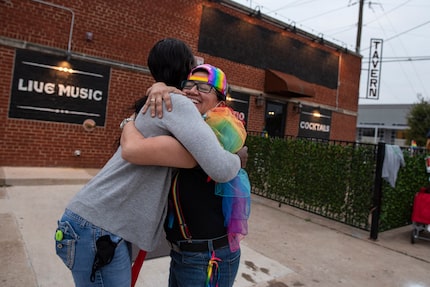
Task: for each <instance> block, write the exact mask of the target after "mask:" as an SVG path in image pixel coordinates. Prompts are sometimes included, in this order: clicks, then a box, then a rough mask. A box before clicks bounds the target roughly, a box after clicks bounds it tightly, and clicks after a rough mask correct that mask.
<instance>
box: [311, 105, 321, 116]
mask: <svg viewBox="0 0 430 287" xmlns="http://www.w3.org/2000/svg"><path fill="white" fill-rule="evenodd" d="M312 116H314V117H316V118H320V117H321V111H320V107H317V108H316V109H315V110H314V111H313V112H312Z"/></svg>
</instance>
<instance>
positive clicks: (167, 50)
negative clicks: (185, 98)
mask: <svg viewBox="0 0 430 287" xmlns="http://www.w3.org/2000/svg"><path fill="white" fill-rule="evenodd" d="M194 65H195V60H194V55H193V52H192V51H191V49H190V47H188V46H187V44H185V43H184V42H183V41H181V40H178V39H174V38H166V39H163V40H160V41H158V42H157V43H156V44H155V45H154V47H152V49H151V51H150V52H149V55H148V68H149V70H150V71H151V74H152V76H153V77H154V79H155V81H157V82H164V83H165V84H166V85H168V86H174V87H176V88H178V89H180V88H181V82H182V81H183V80H185V79H187V76H188V74H189V73H190V71H191V68H192V67H194Z"/></svg>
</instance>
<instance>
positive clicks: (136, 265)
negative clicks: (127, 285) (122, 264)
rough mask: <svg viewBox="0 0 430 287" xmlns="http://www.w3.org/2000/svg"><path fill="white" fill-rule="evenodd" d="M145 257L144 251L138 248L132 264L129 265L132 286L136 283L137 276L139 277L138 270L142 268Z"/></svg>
mask: <svg viewBox="0 0 430 287" xmlns="http://www.w3.org/2000/svg"><path fill="white" fill-rule="evenodd" d="M145 257H146V251H145V250H139V253H138V254H137V257H136V260H134V264H133V266H132V267H131V287H134V285H136V281H137V277H139V272H140V269H141V268H142V264H143V261H145Z"/></svg>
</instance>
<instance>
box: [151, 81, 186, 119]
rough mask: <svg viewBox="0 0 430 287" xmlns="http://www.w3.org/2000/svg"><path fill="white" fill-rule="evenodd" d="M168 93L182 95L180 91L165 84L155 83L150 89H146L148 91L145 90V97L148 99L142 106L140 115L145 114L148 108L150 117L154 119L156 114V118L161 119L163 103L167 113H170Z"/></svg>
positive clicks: (170, 105)
mask: <svg viewBox="0 0 430 287" xmlns="http://www.w3.org/2000/svg"><path fill="white" fill-rule="evenodd" d="M170 93H175V94H182V95H184V93H183V92H182V91H181V90H178V89H176V88H175V87H170V86H166V84H165V83H162V82H157V83H155V84H153V85H152V86H151V87H150V88H148V90H146V95H147V96H148V99H147V100H146V103H145V105H144V106H143V109H142V113H146V111H147V110H148V108H149V110H150V112H151V117H155V114H156V113H157V115H158V117H159V118H162V117H163V102H164V104H165V105H166V109H167V111H168V112H170V111H172V101H171V100H170Z"/></svg>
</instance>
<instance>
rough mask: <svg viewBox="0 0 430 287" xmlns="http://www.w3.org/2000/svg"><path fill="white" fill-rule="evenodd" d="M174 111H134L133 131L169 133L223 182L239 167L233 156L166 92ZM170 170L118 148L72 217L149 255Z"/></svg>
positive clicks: (73, 205)
mask: <svg viewBox="0 0 430 287" xmlns="http://www.w3.org/2000/svg"><path fill="white" fill-rule="evenodd" d="M171 100H172V105H173V110H172V111H171V112H167V111H166V110H164V112H163V118H162V119H159V118H151V116H150V114H149V112H148V113H146V114H144V115H143V114H142V113H139V115H138V116H137V117H136V121H135V125H136V128H137V129H138V130H139V131H140V132H141V133H142V134H143V135H144V136H145V137H153V136H158V135H173V136H174V137H175V138H176V139H178V140H179V141H180V142H181V143H182V144H183V145H184V146H185V148H186V149H187V150H188V151H189V152H190V153H191V154H192V155H193V156H194V158H195V159H196V160H197V162H198V163H199V165H200V166H201V167H202V168H203V169H204V170H205V172H206V173H207V174H208V175H209V176H210V177H211V178H212V179H214V180H215V181H218V182H227V181H229V180H231V179H232V178H234V177H235V176H236V175H237V173H238V171H239V169H240V159H239V157H238V156H237V155H235V154H231V153H229V152H227V151H225V150H224V149H223V148H222V147H221V145H220V144H219V141H218V139H217V138H216V136H215V134H214V133H213V132H212V130H211V128H210V127H209V126H208V125H207V124H206V123H205V122H204V120H203V119H202V116H201V115H200V113H199V112H198V110H197V108H196V107H195V105H194V104H193V103H192V102H191V101H190V100H189V99H188V98H186V97H184V96H182V95H176V94H171ZM171 173H172V168H168V167H159V166H139V165H134V164H131V163H129V162H127V161H125V160H124V159H123V158H122V157H121V147H120V148H118V150H117V151H116V153H115V154H114V155H113V156H112V158H111V159H110V160H109V161H108V162H107V163H106V165H105V166H104V167H103V168H102V169H101V170H100V172H99V173H98V174H97V175H96V176H95V177H94V178H93V179H92V180H91V181H89V182H88V184H86V185H85V186H84V187H83V188H82V189H81V190H80V191H79V192H78V193H77V194H76V195H75V196H74V198H72V200H71V201H70V203H69V204H68V205H67V207H66V208H67V209H70V210H71V211H73V212H74V213H76V214H78V215H79V216H81V217H83V218H84V219H86V220H88V221H89V222H91V223H92V224H94V225H96V226H98V227H101V228H103V229H105V230H107V231H109V232H112V233H113V234H116V235H118V236H120V237H122V238H124V239H125V240H127V241H129V242H131V243H133V244H135V245H137V246H138V247H139V248H140V249H143V250H146V251H151V250H153V249H154V248H155V247H156V245H157V243H158V242H159V240H160V236H161V235H162V231H163V221H164V218H165V216H166V210H167V208H166V202H167V195H168V193H169V188H170V182H171Z"/></svg>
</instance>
